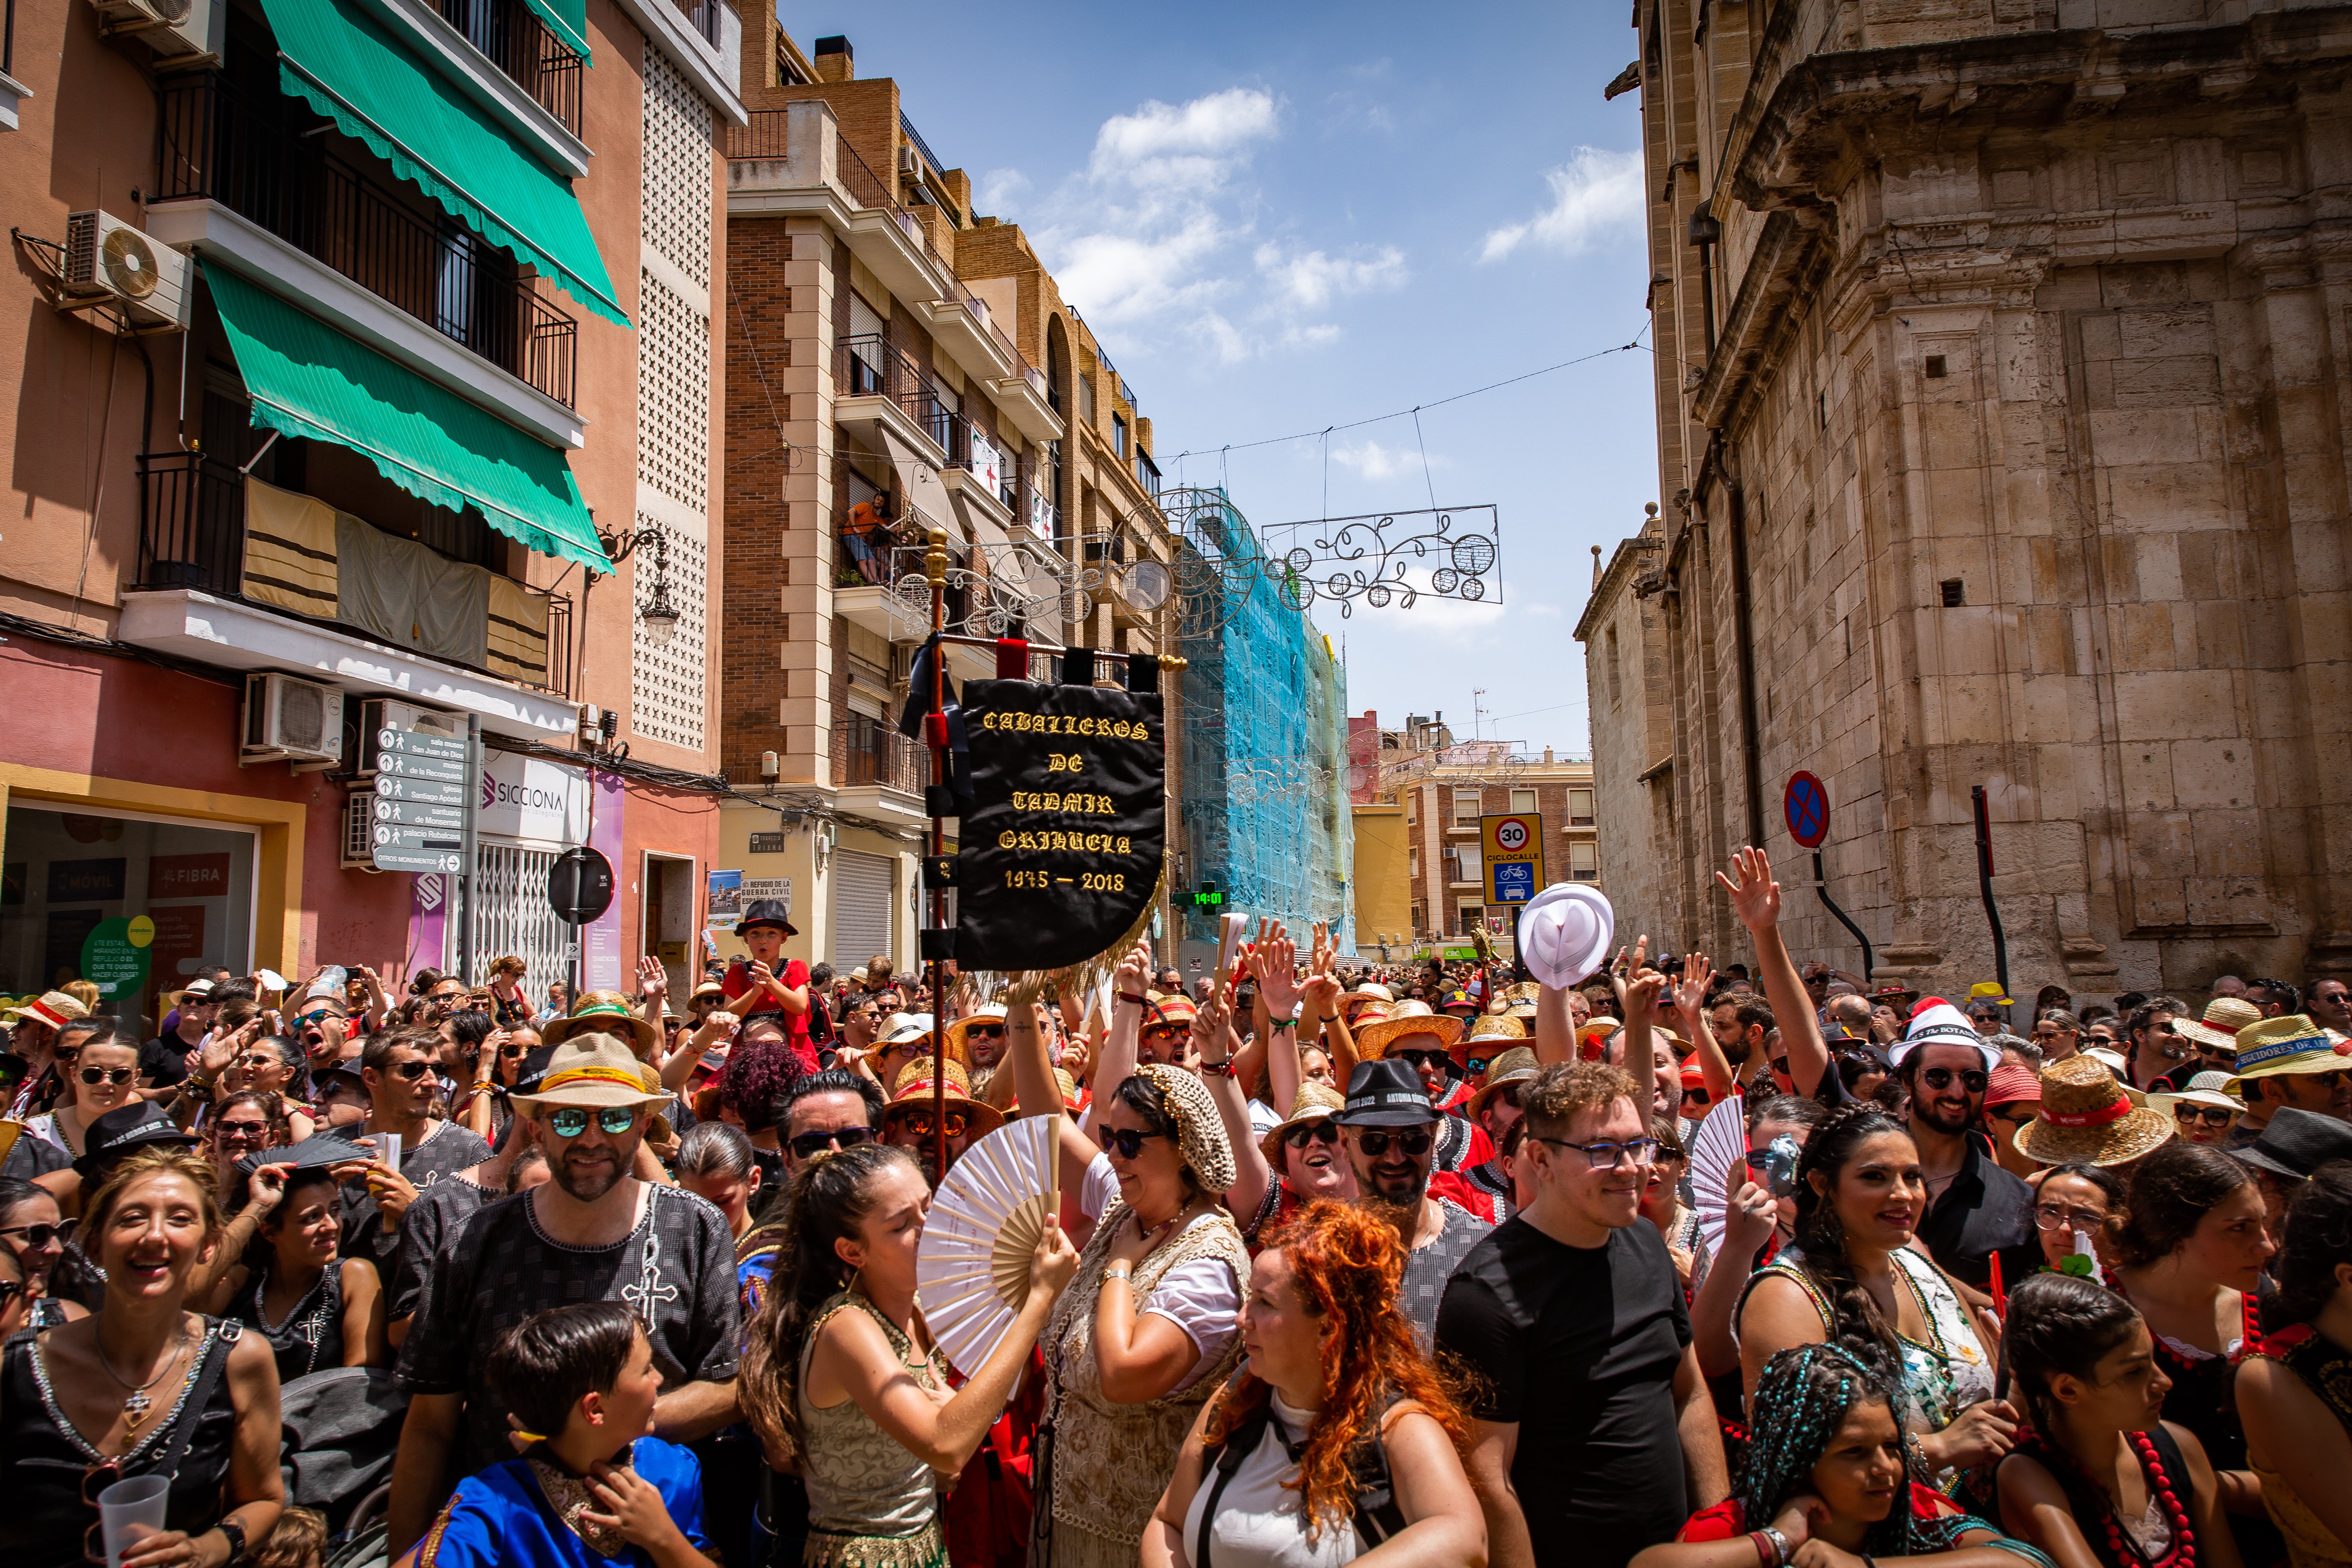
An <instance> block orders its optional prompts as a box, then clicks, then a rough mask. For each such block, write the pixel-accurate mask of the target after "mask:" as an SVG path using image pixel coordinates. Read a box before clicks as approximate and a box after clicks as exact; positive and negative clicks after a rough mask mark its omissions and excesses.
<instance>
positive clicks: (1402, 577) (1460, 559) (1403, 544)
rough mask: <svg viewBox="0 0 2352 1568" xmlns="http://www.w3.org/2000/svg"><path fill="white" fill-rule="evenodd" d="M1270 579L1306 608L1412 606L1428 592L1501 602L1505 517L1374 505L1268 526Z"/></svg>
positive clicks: (1466, 509)
mask: <svg viewBox="0 0 2352 1568" xmlns="http://www.w3.org/2000/svg"><path fill="white" fill-rule="evenodd" d="M1260 531H1261V532H1262V533H1263V534H1264V535H1265V543H1266V560H1265V566H1264V568H1263V570H1264V571H1265V575H1266V577H1267V580H1268V581H1270V582H1272V583H1274V584H1275V586H1276V588H1277V589H1279V590H1280V591H1281V593H1282V595H1283V598H1284V600H1285V602H1286V603H1288V604H1290V605H1292V606H1293V607H1294V608H1297V609H1302V610H1303V609H1305V608H1306V607H1307V605H1311V604H1313V603H1314V602H1315V601H1316V600H1317V599H1330V600H1336V601H1337V602H1338V604H1339V614H1340V616H1342V617H1343V618H1344V617H1347V616H1351V615H1353V614H1354V613H1355V607H1356V605H1358V604H1364V605H1370V606H1371V607H1372V608H1374V609H1380V608H1382V607H1384V606H1386V605H1395V606H1396V607H1397V608H1398V609H1401V610H1409V609H1411V608H1412V606H1413V605H1415V604H1416V603H1418V602H1419V601H1420V600H1421V599H1422V598H1423V597H1424V596H1425V597H1430V598H1437V599H1458V600H1461V601H1463V602H1464V603H1465V604H1479V603H1486V602H1491V603H1494V604H1497V605H1499V604H1501V603H1502V602H1503V595H1502V577H1501V574H1500V573H1499V572H1498V571H1497V570H1496V568H1497V567H1499V566H1500V565H1501V564H1502V552H1501V549H1500V548H1499V543H1498V541H1499V539H1500V536H1501V530H1500V521H1499V519H1498V518H1497V516H1496V510H1495V509H1494V508H1493V507H1492V506H1462V507H1444V508H1441V509H1438V510H1428V511H1420V510H1416V511H1394V512H1371V513H1366V514H1365V515H1363V516H1361V517H1335V518H1326V519H1319V520H1318V521H1312V522H1277V523H1274V524H1271V525H1268V526H1266V527H1264V528H1262V529H1261V530H1260Z"/></svg>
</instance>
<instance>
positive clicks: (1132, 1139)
mask: <svg viewBox="0 0 2352 1568" xmlns="http://www.w3.org/2000/svg"><path fill="white" fill-rule="evenodd" d="M1169 1136H1171V1134H1169V1133H1166V1132H1139V1131H1136V1129H1134V1128H1132V1127H1113V1128H1109V1129H1107V1130H1106V1131H1104V1133H1103V1142H1106V1143H1108V1144H1109V1145H1110V1147H1111V1148H1112V1149H1116V1150H1118V1157H1119V1158H1120V1159H1122V1160H1132V1159H1134V1158H1135V1157H1136V1156H1137V1155H1138V1154H1140V1153H1142V1152H1143V1145H1144V1144H1145V1143H1146V1142H1149V1141H1150V1140H1151V1139H1154V1138H1166V1137H1169ZM1106 1152H1108V1151H1106Z"/></svg>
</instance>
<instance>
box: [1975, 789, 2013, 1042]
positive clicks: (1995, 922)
mask: <svg viewBox="0 0 2352 1568" xmlns="http://www.w3.org/2000/svg"><path fill="white" fill-rule="evenodd" d="M1969 805H1971V806H1972V807H1974V808H1975V812H1976V819H1977V891H1978V892H1979V894H1981V895H1982V896H1983V898H1984V910H1985V922H1986V923H1987V924H1988V925H1990V926H1991V927H1992V977H1993V978H1994V979H1995V980H1998V981H2000V994H2002V995H2003V996H2007V995H2008V994H2009V938H2008V937H2007V936H2006V935H2005V934H2004V933H2003V932H2002V931H2001V929H2000V905H1999V904H1997V903H1995V902H1993V897H1992V818H1991V816H1990V813H1989V812H1988V811H1987V809H1986V807H1985V787H1984V785H1982V784H1972V785H1970V786H1969ZM2000 1016H2001V1020H2002V1022H2003V1023H2004V1024H2006V1023H2007V1022H2008V1019H2009V1009H2008V1008H2006V1007H2003V1008H2002V1009H2001V1010H2000Z"/></svg>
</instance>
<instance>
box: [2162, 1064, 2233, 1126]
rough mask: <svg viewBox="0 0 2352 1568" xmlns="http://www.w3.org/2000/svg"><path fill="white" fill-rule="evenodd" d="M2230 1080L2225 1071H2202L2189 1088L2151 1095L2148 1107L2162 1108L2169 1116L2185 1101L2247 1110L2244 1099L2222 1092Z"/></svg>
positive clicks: (2219, 1107)
mask: <svg viewBox="0 0 2352 1568" xmlns="http://www.w3.org/2000/svg"><path fill="white" fill-rule="evenodd" d="M2229 1081H2230V1075H2229V1074H2228V1073H2225V1072H2216V1071H2206V1072H2200V1073H2199V1074H2198V1075H2197V1076H2196V1077H2195V1078H2192V1079H2189V1087H2188V1088H2187V1089H2181V1090H2179V1092H2178V1093H2174V1094H2151V1095H2149V1096H2148V1097H2147V1103H2148V1109H2150V1110H2161V1111H2163V1112H2164V1113H2165V1114H2166V1115H2167V1116H2169V1115H2171V1114H2172V1108H2173V1107H2174V1106H2176V1105H2179V1104H2182V1103H2184V1102H2185V1103H2187V1104H2189V1105H2210V1106H2211V1107H2212V1108H2213V1109H2214V1110H2245V1109H2246V1102H2245V1101H2244V1100H2240V1099H2239V1098H2238V1097H2237V1096H2236V1095H2234V1094H2224V1093H2222V1092H2221V1086H2222V1085H2223V1084H2225V1083H2227V1082H2229Z"/></svg>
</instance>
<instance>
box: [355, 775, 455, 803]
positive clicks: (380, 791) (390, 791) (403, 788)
mask: <svg viewBox="0 0 2352 1568" xmlns="http://www.w3.org/2000/svg"><path fill="white" fill-rule="evenodd" d="M375 793H376V798H378V799H379V800H404V801H408V802H411V803H413V804H415V805H465V804H466V786H465V785H464V784H461V783H459V782H458V781H457V780H456V779H449V780H436V779H412V778H394V776H393V775H392V774H390V773H378V774H376V775H375Z"/></svg>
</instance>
